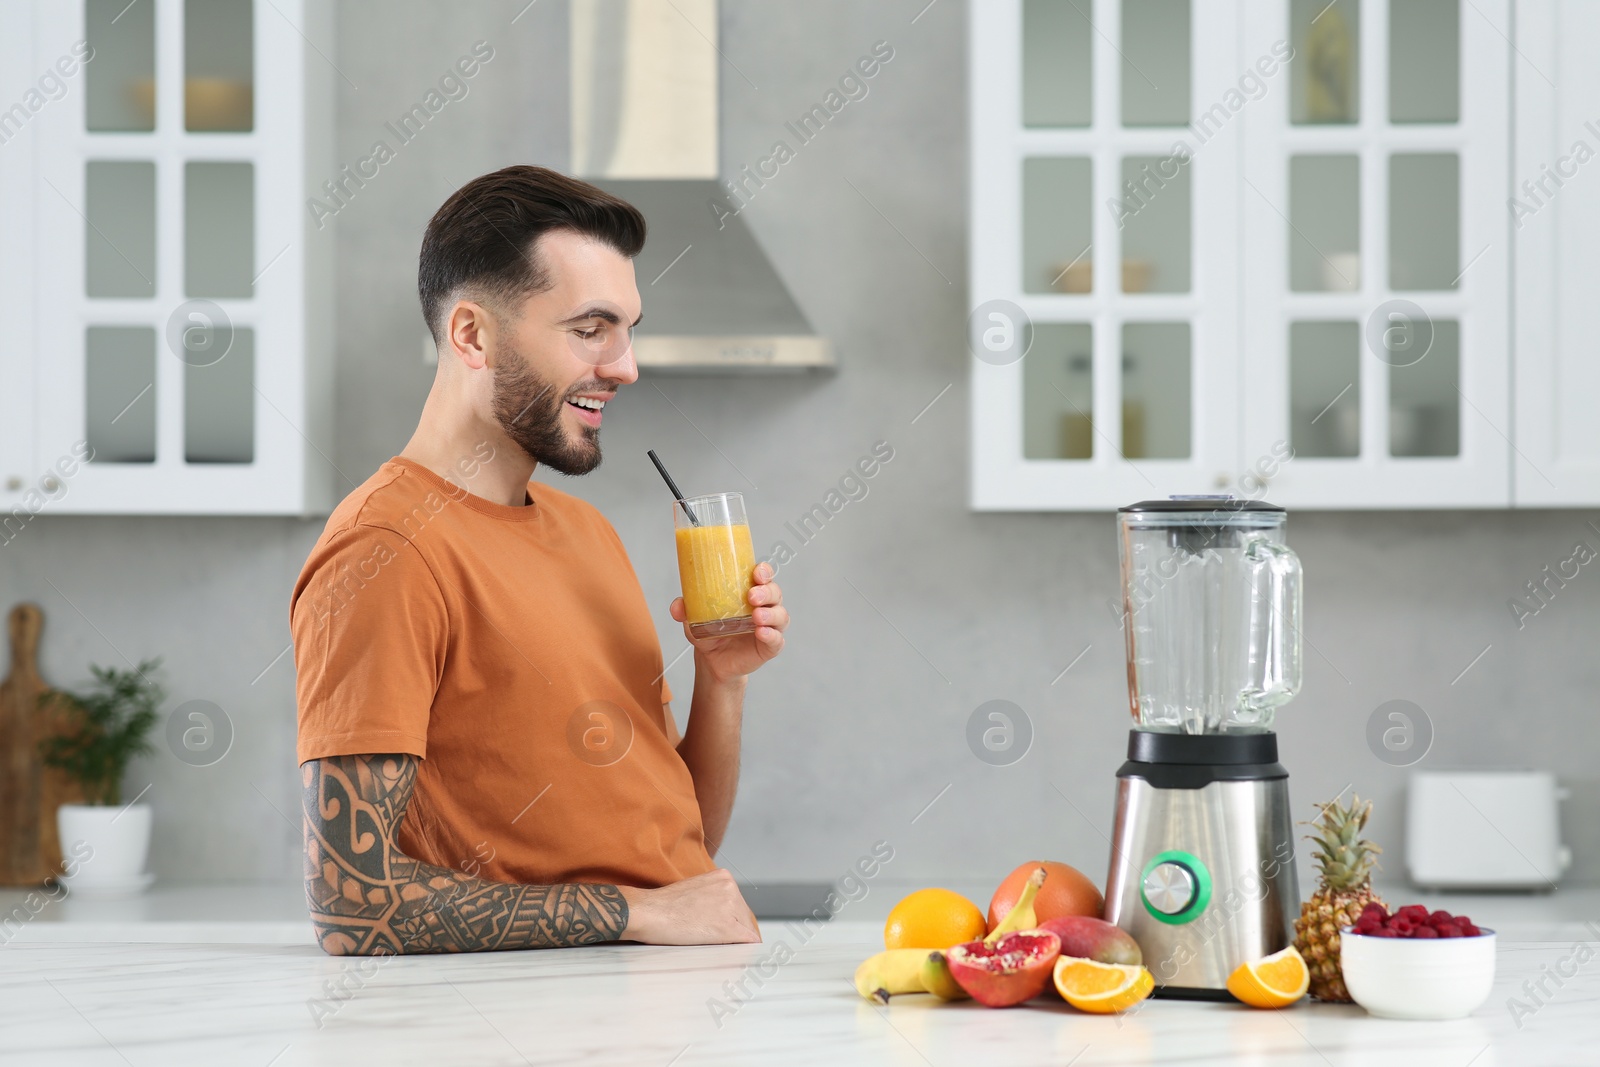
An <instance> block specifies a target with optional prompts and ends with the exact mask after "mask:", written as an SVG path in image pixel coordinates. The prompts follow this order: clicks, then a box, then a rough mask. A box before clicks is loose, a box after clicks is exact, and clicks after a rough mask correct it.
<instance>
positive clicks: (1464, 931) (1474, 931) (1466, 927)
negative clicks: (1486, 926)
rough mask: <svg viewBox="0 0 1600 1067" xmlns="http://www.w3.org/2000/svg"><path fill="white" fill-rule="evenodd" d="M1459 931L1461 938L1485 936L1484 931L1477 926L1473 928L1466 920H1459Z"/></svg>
mask: <svg viewBox="0 0 1600 1067" xmlns="http://www.w3.org/2000/svg"><path fill="white" fill-rule="evenodd" d="M1457 929H1459V930H1460V931H1461V936H1462V937H1482V936H1483V931H1482V930H1480V929H1478V928H1477V927H1476V926H1473V925H1472V924H1471V923H1469V922H1467V921H1466V920H1465V919H1461V920H1458V922H1457Z"/></svg>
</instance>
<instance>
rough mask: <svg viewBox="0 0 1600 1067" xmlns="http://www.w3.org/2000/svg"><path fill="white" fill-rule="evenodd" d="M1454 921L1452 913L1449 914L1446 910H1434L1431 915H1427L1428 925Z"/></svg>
mask: <svg viewBox="0 0 1600 1067" xmlns="http://www.w3.org/2000/svg"><path fill="white" fill-rule="evenodd" d="M1455 921H1456V917H1455V916H1454V915H1451V914H1450V913H1449V912H1448V911H1443V910H1440V911H1436V912H1434V913H1433V914H1432V915H1430V916H1428V925H1429V926H1438V925H1439V924H1440V923H1453V922H1455Z"/></svg>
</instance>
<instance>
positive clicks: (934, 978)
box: [922, 952, 972, 1000]
mask: <svg viewBox="0 0 1600 1067" xmlns="http://www.w3.org/2000/svg"><path fill="white" fill-rule="evenodd" d="M922 984H923V986H924V987H925V988H926V989H927V990H928V992H930V993H932V994H933V995H934V996H936V997H938V998H939V999H940V1000H965V999H967V998H968V997H970V996H971V995H972V994H970V993H968V992H967V991H966V990H965V989H962V988H961V986H960V984H959V983H958V982H957V981H956V980H955V978H954V976H952V975H951V974H950V964H949V963H948V962H947V961H946V960H945V958H944V953H943V952H930V953H928V955H927V958H925V959H924V960H923V961H922Z"/></svg>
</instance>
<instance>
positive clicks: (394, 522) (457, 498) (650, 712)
mask: <svg viewBox="0 0 1600 1067" xmlns="http://www.w3.org/2000/svg"><path fill="white" fill-rule="evenodd" d="M528 497H529V500H530V501H531V503H529V504H528V505H526V506H523V507H510V506H507V505H503V504H496V503H493V502H491V501H488V500H485V499H483V498H482V497H478V496H474V495H472V494H471V493H469V492H467V491H466V490H464V489H462V488H461V487H459V486H456V485H453V484H451V483H450V482H448V481H446V480H445V479H443V478H441V477H440V476H439V475H437V474H435V473H433V472H432V471H430V470H428V469H427V468H425V467H423V466H421V465H420V464H418V463H414V462H412V461H411V460H409V459H404V458H396V459H393V460H390V461H389V462H388V463H385V464H384V465H383V466H382V467H380V468H379V469H378V471H377V473H375V474H374V475H373V476H372V477H371V478H369V479H367V481H366V483H365V484H363V485H362V486H361V487H360V488H358V489H357V490H356V491H355V492H353V493H351V494H350V495H349V496H348V497H346V498H345V499H344V501H343V502H342V503H341V504H340V505H339V506H338V508H337V509H335V510H334V512H333V514H332V516H330V517H329V519H328V525H327V527H326V528H325V529H324V530H323V532H322V536H321V538H319V539H318V541H317V543H316V546H315V547H314V548H313V549H312V550H311V556H310V557H309V558H308V559H307V560H306V564H305V567H304V569H303V570H302V571H301V572H300V578H299V581H297V582H296V583H295V589H294V598H293V600H292V601H291V603H290V609H289V613H290V620H291V626H292V629H293V633H294V655H295V669H296V672H297V680H296V695H297V698H298V703H299V740H298V744H297V746H296V754H297V756H298V758H299V761H300V762H301V763H304V762H305V761H306V760H312V759H317V758H319V757H322V756H341V755H354V754H376V753H386V752H404V753H410V754H411V755H414V756H417V757H420V760H421V761H420V763H419V765H418V772H417V785H416V791H415V793H414V794H413V796H412V798H411V804H410V807H409V809H408V810H407V812H406V817H405V821H404V822H403V823H402V824H401V827H400V835H399V845H400V848H401V850H402V851H403V852H404V853H405V854H406V855H408V856H410V857H412V858H413V859H417V860H422V861H424V862H427V863H433V864H438V865H440V866H444V867H453V868H456V869H458V870H466V871H468V872H469V873H472V874H476V875H478V876H480V877H483V878H488V879H492V880H495V881H503V882H523V883H529V884H535V885H547V884H553V883H559V882H606V883H614V884H617V885H628V886H639V887H655V886H660V885H665V884H667V883H669V882H675V881H678V880H680V879H683V878H687V877H689V876H691V875H696V874H703V873H704V872H706V871H709V870H711V869H712V863H711V859H710V857H709V856H708V855H707V853H706V847H705V837H704V833H703V831H702V829H701V824H700V807H699V803H698V801H696V799H695V793H694V781H693V779H692V778H691V777H690V775H689V769H688V767H687V766H685V764H684V762H683V760H682V758H681V757H679V755H678V753H677V749H676V748H675V744H676V741H677V729H676V726H675V725H672V724H671V723H670V722H669V719H668V715H669V713H668V712H667V710H666V709H665V708H664V707H663V705H665V704H666V703H667V701H669V700H670V699H671V698H672V693H671V690H670V689H668V687H667V683H666V680H665V678H664V676H663V669H662V659H661V646H660V643H659V642H658V641H657V639H656V632H655V628H654V627H653V625H652V624H651V621H650V615H649V611H648V608H647V607H646V605H645V600H644V593H643V591H642V590H641V589H640V588H639V580H638V578H637V577H636V576H635V575H634V572H633V566H632V565H631V564H630V563H629V562H628V555H627V552H626V551H625V550H624V549H623V547H622V541H621V539H620V538H618V537H617V533H616V531H615V530H613V529H612V528H611V524H610V523H609V522H607V521H606V520H605V518H604V516H602V515H601V514H600V512H598V511H597V510H595V508H593V507H592V506H590V505H589V504H587V503H585V502H583V501H581V500H579V499H577V498H576V497H572V496H568V495H567V494H566V493H562V492H558V491H557V490H555V489H552V488H550V487H549V486H546V485H541V484H539V483H537V482H530V483H528ZM663 551H666V550H665V549H664V550H663Z"/></svg>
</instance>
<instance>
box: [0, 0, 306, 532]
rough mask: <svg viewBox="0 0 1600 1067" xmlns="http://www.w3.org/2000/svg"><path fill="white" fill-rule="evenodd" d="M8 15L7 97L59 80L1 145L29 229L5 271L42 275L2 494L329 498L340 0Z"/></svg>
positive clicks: (8, 5)
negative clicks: (326, 220)
mask: <svg viewBox="0 0 1600 1067" xmlns="http://www.w3.org/2000/svg"><path fill="white" fill-rule="evenodd" d="M0 39H4V40H5V41H7V45H6V46H5V47H7V48H9V49H10V50H11V52H12V53H14V54H13V55H10V56H8V57H7V59H8V60H9V61H8V62H5V63H3V64H0V71H3V72H4V73H3V75H0V76H3V77H5V78H6V79H8V82H18V83H19V84H7V85H5V86H4V91H3V92H0V100H7V101H10V100H15V99H19V98H21V99H23V100H24V101H26V100H27V97H26V93H27V84H26V83H34V82H37V83H39V84H43V82H41V81H40V79H42V78H54V81H52V82H51V86H57V85H59V86H61V88H60V89H59V90H58V91H56V92H52V93H47V94H46V96H45V97H44V99H43V102H42V104H41V105H40V106H39V107H37V108H30V109H29V111H30V114H29V116H28V119H27V121H26V123H25V124H24V125H22V126H21V128H20V129H19V131H18V136H17V138H16V139H17V140H18V141H19V142H21V143H20V149H21V150H20V151H18V152H17V153H16V155H15V158H7V159H6V160H5V161H4V162H0V168H4V169H3V170H0V182H4V183H5V185H6V189H7V191H8V192H11V193H14V195H8V196H6V197H5V203H4V204H3V205H0V211H3V212H5V214H6V218H5V226H4V232H5V233H7V234H13V233H17V234H21V235H22V236H21V237H20V238H19V239H17V240H15V241H14V242H6V243H5V244H4V245H0V272H4V277H5V278H7V279H12V278H15V277H18V276H21V275H26V276H27V278H28V291H27V292H26V293H25V294H23V295H21V296H20V298H19V297H17V296H12V297H11V298H10V299H11V305H10V306H8V308H7V310H8V312H9V313H8V315H7V319H8V321H16V320H15V319H13V318H12V315H15V316H17V317H19V318H20V319H21V320H22V321H24V322H25V323H27V324H28V325H27V326H26V327H25V328H24V329H23V331H22V332H21V334H20V336H17V335H11V336H8V337H7V338H6V339H5V341H3V342H0V344H4V345H5V348H4V349H3V350H0V381H3V383H4V388H3V392H4V393H5V394H6V399H5V400H4V401H0V403H4V404H6V405H7V407H6V412H7V414H9V415H12V416H13V417H14V419H15V420H16V422H15V427H14V428H13V429H11V430H10V432H7V433H5V434H4V436H0V505H3V506H4V508H5V510H7V511H9V512H12V513H14V514H18V513H20V514H29V515H31V514H37V513H39V512H41V511H48V512H52V513H57V512H59V513H70V512H80V513H83V512H89V513H124V514H128V513H145V514H164V513H188V514H290V515H294V514H311V513H316V512H321V511H325V510H326V509H327V508H328V507H329V506H330V505H331V497H332V490H333V484H332V476H333V473H334V472H333V469H332V466H331V463H330V462H329V460H328V459H327V458H326V457H327V455H328V453H330V452H331V445H330V438H331V435H330V432H329V431H330V428H331V406H332V405H331V388H332V373H331V372H332V349H333V344H332V332H333V331H332V321H331V307H330V304H329V299H330V297H329V292H330V289H331V282H332V255H333V251H332V235H331V234H330V233H328V232H321V233H319V232H317V230H316V228H315V227H314V226H313V225H312V224H311V222H310V219H309V216H308V214H307V212H306V209H305V204H306V202H307V200H308V198H309V197H310V196H311V195H312V194H313V192H314V191H315V190H316V189H317V188H319V187H320V184H321V182H322V181H323V179H324V178H325V177H326V176H328V175H330V174H332V173H333V170H332V162H331V161H332V153H331V128H330V127H329V125H328V122H329V121H330V120H329V116H331V113H332V110H333V109H332V78H333V76H334V72H333V70H332V68H331V67H330V66H329V64H328V61H327V60H326V59H325V58H323V57H324V56H326V55H330V54H332V46H331V18H330V16H329V13H328V11H327V5H325V4H320V3H314V2H311V0H274V2H273V3H270V4H269V3H264V2H261V0H206V2H204V3H197V2H193V0H190V2H189V3H184V2H183V0H142V2H140V3H137V4H131V5H130V4H128V3H127V2H126V0H72V2H48V3H47V2H42V0H35V2H26V0H0ZM25 106H26V104H25ZM13 114H15V112H13ZM10 147H11V146H9V145H8V146H7V148H8V149H9V148H10ZM0 156H6V157H11V156H12V153H11V152H10V151H6V152H3V153H0ZM8 288H9V287H8Z"/></svg>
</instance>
